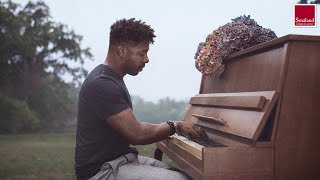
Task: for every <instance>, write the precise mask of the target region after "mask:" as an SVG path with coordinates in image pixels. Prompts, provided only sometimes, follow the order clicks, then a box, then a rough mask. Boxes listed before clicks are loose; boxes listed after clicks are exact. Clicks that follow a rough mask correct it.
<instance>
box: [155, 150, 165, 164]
mask: <svg viewBox="0 0 320 180" xmlns="http://www.w3.org/2000/svg"><path fill="white" fill-rule="evenodd" d="M162 154H163V152H162V151H161V150H160V149H158V148H157V149H156V150H155V151H154V158H155V159H156V160H159V161H162Z"/></svg>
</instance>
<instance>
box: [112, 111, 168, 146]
mask: <svg viewBox="0 0 320 180" xmlns="http://www.w3.org/2000/svg"><path fill="white" fill-rule="evenodd" d="M106 122H107V124H108V125H110V126H111V127H112V128H113V129H115V130H116V131H117V132H119V133H120V134H121V135H122V136H124V137H125V138H127V139H128V141H129V143H130V144H133V145H138V144H151V143H154V142H157V141H160V140H163V139H165V138H167V137H168V136H170V135H171V134H172V131H171V129H170V126H169V125H168V124H167V123H161V124H150V123H142V122H139V121H138V120H137V119H136V118H135V116H134V114H133V113H132V111H131V109H130V108H128V109H126V110H124V111H122V112H120V113H118V114H116V115H114V116H111V117H109V118H108V119H107V120H106Z"/></svg>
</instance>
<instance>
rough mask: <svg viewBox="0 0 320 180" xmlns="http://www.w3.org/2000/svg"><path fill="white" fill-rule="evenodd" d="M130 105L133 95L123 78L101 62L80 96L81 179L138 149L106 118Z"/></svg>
mask: <svg viewBox="0 0 320 180" xmlns="http://www.w3.org/2000/svg"><path fill="white" fill-rule="evenodd" d="M127 108H132V103H131V98H130V95H129V92H128V90H127V88H126V85H125V83H124V81H123V79H122V78H121V77H120V76H119V75H118V74H117V73H116V72H115V71H113V70H112V69H111V68H110V67H108V66H106V65H103V64H100V65H99V66H97V67H96V68H95V69H93V70H92V71H91V72H90V73H89V75H88V76H87V78H86V79H85V81H84V82H83V84H82V86H81V89H80V93H79V97H78V117H77V132H76V148H75V170H76V175H77V178H78V179H88V178H90V177H92V176H94V175H95V174H96V173H98V172H99V170H100V168H101V166H102V165H103V163H104V162H107V161H110V160H113V159H116V158H118V157H120V156H122V155H125V154H128V153H131V152H133V153H137V151H136V150H135V149H133V148H131V147H129V146H130V144H129V142H128V141H127V139H125V138H124V137H123V136H121V135H120V134H119V133H118V132H116V131H115V130H113V129H112V128H111V127H109V126H108V124H107V123H106V119H107V118H108V117H110V116H112V115H115V114H118V113H120V112H121V111H123V110H126V109H127Z"/></svg>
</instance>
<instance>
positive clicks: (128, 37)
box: [110, 18, 156, 45]
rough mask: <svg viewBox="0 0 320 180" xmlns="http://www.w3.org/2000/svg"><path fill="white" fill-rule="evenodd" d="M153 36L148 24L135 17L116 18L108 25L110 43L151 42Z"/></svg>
mask: <svg viewBox="0 0 320 180" xmlns="http://www.w3.org/2000/svg"><path fill="white" fill-rule="evenodd" d="M155 37H156V36H155V35H154V30H153V29H152V28H151V27H150V26H149V25H147V24H145V22H142V21H141V20H136V19H135V18H131V19H121V20H118V21H116V22H115V23H114V24H112V26H111V27H110V45H118V44H119V43H123V42H130V41H131V42H134V43H140V42H149V44H150V43H151V44H153V42H154V40H153V38H155Z"/></svg>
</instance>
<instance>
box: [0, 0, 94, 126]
mask: <svg viewBox="0 0 320 180" xmlns="http://www.w3.org/2000/svg"><path fill="white" fill-rule="evenodd" d="M81 41H82V36H80V35H77V34H76V33H75V32H74V31H73V30H69V29H68V28H67V26H66V25H64V24H61V23H57V22H54V21H52V20H51V18H50V13H49V7H48V6H47V5H46V4H45V3H44V2H42V1H38V2H28V3H27V4H26V5H25V6H24V7H21V6H20V5H19V4H16V3H14V2H12V1H10V0H9V1H5V2H2V1H0V42H1V43H0V87H1V88H0V94H2V96H6V97H8V98H11V99H15V100H18V101H19V102H21V103H22V104H23V103H25V106H26V107H25V109H28V108H29V109H30V111H32V112H34V113H35V115H36V116H37V117H39V119H40V122H39V124H40V125H41V127H42V128H44V127H45V129H47V128H49V127H55V128H56V129H58V128H59V127H60V128H61V127H64V126H65V125H66V124H68V123H70V121H71V119H74V118H75V115H76V105H75V104H76V96H74V94H72V93H70V91H72V90H76V87H78V86H79V84H80V81H82V79H83V77H85V76H86V74H87V72H86V70H85V69H84V68H83V64H84V61H85V60H87V59H92V55H91V53H90V51H89V48H82V47H81ZM66 74H69V75H70V76H72V77H73V83H72V84H67V83H65V82H64V81H63V80H62V78H61V77H62V76H63V75H66ZM13 104H17V103H13ZM4 106H5V105H3V106H0V110H3V109H4V108H5V107H4ZM18 109H19V108H16V113H18V112H17V111H19V110H18ZM6 118H8V117H4V116H2V117H1V118H0V121H5V119H6ZM19 121H22V120H19ZM12 122H13V121H12Z"/></svg>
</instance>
